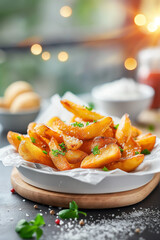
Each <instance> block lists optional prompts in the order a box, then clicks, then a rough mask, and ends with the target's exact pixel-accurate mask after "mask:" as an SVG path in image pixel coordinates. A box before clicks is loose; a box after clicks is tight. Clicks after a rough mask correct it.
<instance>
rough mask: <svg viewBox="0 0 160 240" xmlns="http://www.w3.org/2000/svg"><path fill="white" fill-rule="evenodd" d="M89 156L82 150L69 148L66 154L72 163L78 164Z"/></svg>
mask: <svg viewBox="0 0 160 240" xmlns="http://www.w3.org/2000/svg"><path fill="white" fill-rule="evenodd" d="M86 156H87V153H85V152H83V151H80V150H75V151H74V150H68V151H67V152H66V154H65V157H66V158H67V160H68V162H69V163H70V164H76V163H79V162H82V160H83V159H84V158H85V157H86Z"/></svg>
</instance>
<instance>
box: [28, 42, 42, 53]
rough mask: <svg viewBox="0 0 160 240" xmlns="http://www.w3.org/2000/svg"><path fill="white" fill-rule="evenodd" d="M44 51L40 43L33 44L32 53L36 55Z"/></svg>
mask: <svg viewBox="0 0 160 240" xmlns="http://www.w3.org/2000/svg"><path fill="white" fill-rule="evenodd" d="M41 52H42V46H41V45H40V44H37V43H36V44H33V45H32V46H31V53H32V54H34V55H39V54H41Z"/></svg>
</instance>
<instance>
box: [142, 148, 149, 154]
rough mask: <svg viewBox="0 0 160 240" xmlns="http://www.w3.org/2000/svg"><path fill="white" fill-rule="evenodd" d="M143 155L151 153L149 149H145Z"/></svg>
mask: <svg viewBox="0 0 160 240" xmlns="http://www.w3.org/2000/svg"><path fill="white" fill-rule="evenodd" d="M141 153H142V154H144V155H148V154H150V153H151V152H150V151H149V150H148V149H144V150H142V151H141Z"/></svg>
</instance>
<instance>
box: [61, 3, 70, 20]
mask: <svg viewBox="0 0 160 240" xmlns="http://www.w3.org/2000/svg"><path fill="white" fill-rule="evenodd" d="M60 15H61V16H62V17H65V18H67V17H70V16H71V15H72V8H71V7H69V6H63V7H62V8H61V9H60Z"/></svg>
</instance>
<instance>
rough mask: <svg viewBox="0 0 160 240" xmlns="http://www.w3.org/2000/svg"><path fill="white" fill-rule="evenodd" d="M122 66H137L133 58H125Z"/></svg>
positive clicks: (129, 67) (133, 67)
mask: <svg viewBox="0 0 160 240" xmlns="http://www.w3.org/2000/svg"><path fill="white" fill-rule="evenodd" d="M124 66H125V68H126V69H127V70H134V69H135V68H136V67H137V61H136V59H135V58H127V59H126V60H125V62H124Z"/></svg>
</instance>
